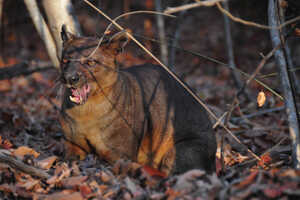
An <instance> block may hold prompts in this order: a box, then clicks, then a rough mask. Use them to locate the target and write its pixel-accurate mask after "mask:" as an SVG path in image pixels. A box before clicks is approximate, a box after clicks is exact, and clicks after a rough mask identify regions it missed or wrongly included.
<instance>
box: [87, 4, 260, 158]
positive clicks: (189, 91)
mask: <svg viewBox="0 0 300 200" xmlns="http://www.w3.org/2000/svg"><path fill="white" fill-rule="evenodd" d="M83 1H84V2H85V3H87V4H88V5H89V6H91V7H92V8H93V9H95V10H96V11H97V12H99V13H100V14H101V15H103V16H104V17H105V18H106V19H108V20H109V21H110V22H112V23H113V24H114V25H115V26H116V27H117V28H118V29H120V30H121V31H123V30H124V28H123V27H122V26H120V25H119V24H118V23H116V22H115V21H113V20H112V19H111V18H110V17H109V16H107V15H106V14H105V13H103V12H102V11H101V10H100V9H98V8H97V7H95V6H94V5H93V4H92V3H91V2H89V1H88V0H83ZM126 34H127V36H128V37H129V38H130V39H131V40H132V41H134V42H135V43H136V44H137V45H138V46H139V47H140V48H142V49H143V50H144V51H145V52H146V53H147V54H149V55H150V56H151V57H152V58H153V59H154V60H155V61H156V62H158V63H159V64H160V65H161V67H163V68H164V69H165V70H166V71H167V72H168V73H169V74H170V76H172V77H173V78H174V79H175V80H176V81H177V82H178V83H179V84H180V85H181V86H182V87H183V88H184V89H185V90H186V91H187V92H188V93H189V94H190V95H191V96H192V97H193V98H194V99H195V100H196V101H197V102H198V103H199V104H200V105H202V106H203V108H204V109H205V110H206V111H207V112H208V113H209V114H210V115H211V116H212V117H213V118H214V119H215V120H218V117H217V116H216V115H215V114H214V113H213V112H212V111H211V110H210V109H209V108H208V107H207V106H206V105H205V103H204V102H203V101H202V100H201V99H200V98H199V97H198V96H197V95H196V94H195V93H194V92H193V91H192V90H191V89H190V88H189V87H188V86H187V85H186V84H185V83H184V82H182V81H181V80H180V79H179V78H178V76H177V75H176V74H174V72H172V71H171V70H170V69H169V68H168V67H167V66H166V65H164V64H163V63H162V62H161V61H160V60H159V59H158V58H157V57H156V56H154V55H153V54H152V53H151V52H150V51H149V50H148V49H146V48H145V47H144V46H143V45H142V44H141V43H140V42H139V41H138V40H136V39H135V37H133V36H132V34H130V33H129V32H126ZM221 126H222V127H223V128H224V129H225V130H226V131H227V132H228V133H229V134H230V135H231V136H232V137H233V138H234V140H236V141H237V142H238V143H239V144H241V145H242V146H243V147H244V148H245V149H247V151H248V152H249V153H250V154H251V155H252V156H253V157H254V158H256V159H257V160H261V159H260V157H258V156H257V155H256V154H255V153H253V152H252V151H251V150H250V149H249V148H248V147H246V146H245V145H244V144H243V143H242V142H241V141H240V140H239V139H238V138H237V137H236V136H235V135H234V134H233V133H232V132H231V130H230V129H229V128H228V127H226V126H225V125H222V124H221Z"/></svg>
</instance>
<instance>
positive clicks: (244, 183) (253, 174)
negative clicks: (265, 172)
mask: <svg viewBox="0 0 300 200" xmlns="http://www.w3.org/2000/svg"><path fill="white" fill-rule="evenodd" d="M257 174H258V171H257V170H255V171H253V172H251V174H250V175H249V176H247V177H246V178H245V179H244V180H243V181H242V182H240V183H239V184H237V185H236V187H237V188H239V189H241V188H244V187H246V186H248V185H250V184H252V183H253V181H254V180H255V178H256V176H257Z"/></svg>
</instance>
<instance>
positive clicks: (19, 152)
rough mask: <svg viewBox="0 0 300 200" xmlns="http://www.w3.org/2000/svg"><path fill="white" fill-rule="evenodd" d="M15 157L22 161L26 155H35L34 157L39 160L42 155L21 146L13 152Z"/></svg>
mask: <svg viewBox="0 0 300 200" xmlns="http://www.w3.org/2000/svg"><path fill="white" fill-rule="evenodd" d="M13 155H15V156H17V157H19V158H21V159H23V158H24V156H25V155H33V157H35V158H37V157H38V156H39V155H40V153H38V152H36V151H35V150H34V149H32V148H29V147H27V146H20V147H18V148H17V149H16V150H14V151H13Z"/></svg>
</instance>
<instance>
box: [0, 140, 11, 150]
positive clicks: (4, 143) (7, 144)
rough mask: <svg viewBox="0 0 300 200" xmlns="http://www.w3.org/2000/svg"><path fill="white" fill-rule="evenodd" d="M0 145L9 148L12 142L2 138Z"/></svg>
mask: <svg viewBox="0 0 300 200" xmlns="http://www.w3.org/2000/svg"><path fill="white" fill-rule="evenodd" d="M1 147H2V148H3V149H11V148H12V147H13V144H12V143H11V142H10V141H9V140H4V141H3V143H2V144H1Z"/></svg>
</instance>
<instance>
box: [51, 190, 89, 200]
mask: <svg viewBox="0 0 300 200" xmlns="http://www.w3.org/2000/svg"><path fill="white" fill-rule="evenodd" d="M83 199H84V198H83V196H82V195H81V194H80V192H74V191H73V190H64V191H62V192H59V193H54V194H51V195H48V196H47V197H46V198H45V200H83Z"/></svg>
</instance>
